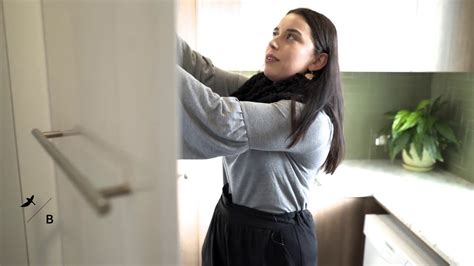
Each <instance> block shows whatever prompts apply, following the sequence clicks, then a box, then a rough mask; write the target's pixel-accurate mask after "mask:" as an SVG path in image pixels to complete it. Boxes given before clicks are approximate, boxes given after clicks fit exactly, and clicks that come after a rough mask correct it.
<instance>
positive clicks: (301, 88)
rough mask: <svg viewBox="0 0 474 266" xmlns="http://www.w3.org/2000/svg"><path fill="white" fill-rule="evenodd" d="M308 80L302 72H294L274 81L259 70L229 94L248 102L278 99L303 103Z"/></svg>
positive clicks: (265, 101)
mask: <svg viewBox="0 0 474 266" xmlns="http://www.w3.org/2000/svg"><path fill="white" fill-rule="evenodd" d="M308 81H309V80H308V79H306V77H305V76H304V75H303V74H296V75H294V76H292V77H290V78H288V79H286V80H284V81H279V82H275V83H274V82H273V81H271V80H270V79H268V78H267V77H266V76H265V75H264V74H263V72H261V73H258V74H255V75H254V76H252V77H251V78H250V79H249V80H247V81H246V82H245V83H244V84H243V85H242V87H240V88H239V89H238V90H237V91H235V92H234V93H232V95H231V96H234V97H236V98H237V99H239V100H240V101H250V102H261V103H273V102H278V101H279V100H295V101H298V102H302V103H303V102H304V98H305V87H306V86H305V85H306V84H307V83H308Z"/></svg>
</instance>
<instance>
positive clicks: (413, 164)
mask: <svg viewBox="0 0 474 266" xmlns="http://www.w3.org/2000/svg"><path fill="white" fill-rule="evenodd" d="M410 155H411V157H412V158H410V157H409V156H408V154H407V152H406V151H405V150H403V151H402V159H403V163H402V165H403V167H404V168H405V169H408V170H411V171H416V172H426V171H431V170H432V169H433V166H434V164H435V163H436V160H435V159H434V158H433V157H431V156H430V154H429V153H428V151H427V150H426V149H423V154H422V158H421V159H420V157H419V156H418V153H417V152H416V149H415V145H413V144H411V146H410Z"/></svg>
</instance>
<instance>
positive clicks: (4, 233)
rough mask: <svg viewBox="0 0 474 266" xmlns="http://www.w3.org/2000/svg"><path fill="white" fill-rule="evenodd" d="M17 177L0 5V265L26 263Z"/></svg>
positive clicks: (23, 228) (0, 3) (0, 5)
mask: <svg viewBox="0 0 474 266" xmlns="http://www.w3.org/2000/svg"><path fill="white" fill-rule="evenodd" d="M19 178H20V176H19V173H18V160H17V151H16V142H15V131H14V124H13V112H12V104H11V90H10V76H9V71H8V58H7V54H6V40H5V31H4V23H3V5H2V2H0V265H2V264H4V265H11V264H16V265H22V264H26V263H27V252H26V240H25V227H24V226H25V223H24V219H23V212H22V209H21V208H20V202H21V190H20V179H19Z"/></svg>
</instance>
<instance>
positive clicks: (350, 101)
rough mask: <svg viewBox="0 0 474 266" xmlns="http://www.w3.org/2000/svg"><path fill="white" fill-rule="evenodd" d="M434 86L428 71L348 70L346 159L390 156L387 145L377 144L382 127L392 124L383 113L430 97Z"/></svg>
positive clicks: (345, 88) (344, 76)
mask: <svg viewBox="0 0 474 266" xmlns="http://www.w3.org/2000/svg"><path fill="white" fill-rule="evenodd" d="M430 85H431V74H427V73H347V72H344V73H343V74H342V87H343V92H344V101H345V117H344V132H345V137H346V159H385V158H388V155H387V151H386V147H385V146H375V138H376V137H377V136H378V135H379V130H380V129H381V128H382V127H384V126H385V125H387V124H389V122H388V121H387V120H386V119H385V118H384V116H383V114H384V113H386V112H388V111H392V110H398V109H401V108H412V107H413V106H415V105H416V104H417V103H418V102H419V101H420V100H421V99H426V98H429V97H430Z"/></svg>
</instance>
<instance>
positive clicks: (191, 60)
mask: <svg viewBox="0 0 474 266" xmlns="http://www.w3.org/2000/svg"><path fill="white" fill-rule="evenodd" d="M177 62H178V64H179V66H177V73H178V86H179V88H180V89H181V97H180V98H181V104H182V109H181V121H182V125H181V126H182V128H181V129H182V137H183V140H182V149H183V150H182V156H183V159H207V158H213V157H218V156H223V165H224V183H229V188H230V192H231V193H232V200H233V202H234V203H235V204H238V205H243V206H247V207H250V208H255V209H258V210H261V211H266V212H271V213H283V212H293V211H299V210H303V209H305V208H306V203H307V202H308V201H309V196H310V188H311V186H312V185H313V183H314V178H315V176H316V174H317V173H318V171H319V169H320V168H321V166H322V164H323V163H324V161H325V160H326V157H327V155H328V152H329V148H330V145H331V138H332V131H333V126H332V123H331V121H330V118H329V117H328V116H327V115H326V114H325V113H324V112H321V113H319V115H318V116H317V117H316V120H315V121H314V122H313V124H312V125H311V126H310V128H309V129H308V132H307V134H306V136H305V137H304V138H303V139H302V140H300V142H298V143H297V144H296V145H295V146H293V147H291V148H287V146H288V144H289V143H290V141H291V138H288V136H289V135H290V133H291V108H290V103H291V102H290V101H289V100H281V101H278V102H275V103H270V104H267V103H256V102H245V101H239V100H238V99H237V98H235V97H229V95H230V94H232V92H234V91H235V90H237V89H238V88H239V87H240V86H241V85H242V84H243V83H244V82H245V81H246V78H245V77H243V76H240V75H237V74H233V73H229V72H226V71H223V70H221V69H219V68H217V67H215V66H214V65H213V64H212V62H211V61H210V60H209V59H208V58H205V57H203V56H201V55H200V54H199V53H197V52H195V51H193V50H192V49H190V47H189V46H188V44H187V43H186V42H184V41H183V40H181V39H179V38H178V49H177ZM302 107H303V104H301V103H297V113H299V111H300V110H301V108H302Z"/></svg>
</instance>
